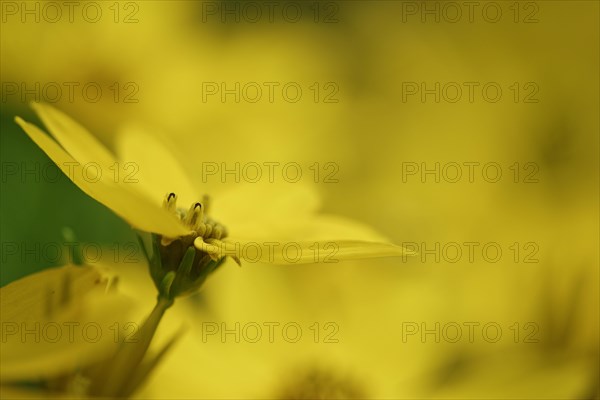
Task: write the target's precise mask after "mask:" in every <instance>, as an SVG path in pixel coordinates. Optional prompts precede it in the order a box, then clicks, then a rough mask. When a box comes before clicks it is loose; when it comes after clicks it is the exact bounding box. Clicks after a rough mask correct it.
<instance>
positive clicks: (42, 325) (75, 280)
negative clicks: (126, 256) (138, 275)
mask: <svg viewBox="0 0 600 400" xmlns="http://www.w3.org/2000/svg"><path fill="white" fill-rule="evenodd" d="M106 282H107V280H106V279H104V278H103V275H102V273H101V271H99V270H98V269H97V268H95V267H91V266H82V267H79V266H78V267H75V266H65V267H61V268H53V269H49V270H45V271H42V272H39V273H36V274H33V275H29V276H27V277H25V278H23V279H20V280H18V281H15V282H12V283H10V284H9V285H7V286H5V287H3V288H2V289H0V309H1V311H2V313H1V323H2V329H3V340H2V342H1V343H0V347H1V350H2V351H0V381H1V382H11V381H12V382H18V381H25V380H38V379H43V378H51V377H56V376H59V375H62V374H65V373H69V372H71V373H72V372H75V371H77V370H78V369H80V368H83V367H85V366H89V365H91V364H92V363H94V362H97V361H99V360H101V359H104V358H106V357H107V356H110V354H111V353H112V351H113V350H115V349H116V345H117V343H116V340H115V335H117V334H118V330H117V331H115V329H114V328H115V326H123V324H124V323H125V322H127V319H126V317H127V314H128V312H129V310H130V309H131V306H132V302H131V300H130V299H129V298H127V297H125V296H123V295H119V294H117V293H115V292H113V291H111V292H110V293H105V288H106ZM115 324H120V325H115ZM90 327H91V329H90Z"/></svg>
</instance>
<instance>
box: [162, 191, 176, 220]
mask: <svg viewBox="0 0 600 400" xmlns="http://www.w3.org/2000/svg"><path fill="white" fill-rule="evenodd" d="M163 207H164V208H166V209H167V210H169V211H170V212H172V213H173V214H175V215H177V195H176V194H175V193H167V195H166V196H165V198H164V200H163Z"/></svg>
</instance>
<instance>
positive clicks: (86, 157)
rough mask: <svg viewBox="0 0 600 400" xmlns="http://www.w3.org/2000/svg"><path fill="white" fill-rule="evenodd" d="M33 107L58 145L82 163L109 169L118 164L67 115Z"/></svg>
mask: <svg viewBox="0 0 600 400" xmlns="http://www.w3.org/2000/svg"><path fill="white" fill-rule="evenodd" d="M31 107H32V108H33V109H34V110H35V111H36V112H37V114H38V115H39V117H40V118H41V120H42V121H43V122H44V125H46V126H47V127H48V130H50V133H51V134H52V136H54V138H55V139H56V140H57V141H58V143H60V145H61V146H62V147H63V148H64V149H65V150H66V151H67V153H69V154H70V155H71V156H72V157H73V158H74V159H76V160H77V161H79V162H80V163H82V164H86V163H91V162H96V163H99V164H101V165H102V166H105V167H108V166H111V165H113V164H114V163H115V162H116V160H115V158H114V157H113V155H112V154H111V153H110V152H109V151H108V150H107V149H106V148H105V147H104V146H103V145H102V143H100V142H99V141H98V140H97V139H96V138H95V137H94V136H93V135H92V134H91V133H90V132H88V131H87V129H85V128H84V127H83V126H81V125H80V124H78V123H77V122H75V121H74V120H73V119H71V118H70V117H69V116H67V115H66V114H65V113H63V112H61V111H59V110H57V109H56V108H54V107H51V106H49V105H47V104H42V103H32V104H31Z"/></svg>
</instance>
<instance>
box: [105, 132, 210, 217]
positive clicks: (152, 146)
mask: <svg viewBox="0 0 600 400" xmlns="http://www.w3.org/2000/svg"><path fill="white" fill-rule="evenodd" d="M115 146H116V151H117V154H118V156H119V161H120V162H121V163H122V164H123V165H125V164H126V163H130V162H133V163H135V164H136V170H137V173H136V179H137V180H138V181H139V184H138V185H137V188H138V189H140V190H142V191H144V193H146V194H147V195H148V196H149V197H150V198H152V199H155V200H156V201H157V202H159V203H160V202H162V200H163V197H164V196H165V194H166V193H175V194H177V197H178V204H179V206H181V207H183V208H187V207H189V205H190V204H192V203H193V202H196V201H199V200H200V199H201V196H200V190H199V188H195V187H194V185H193V184H192V182H191V181H190V180H189V179H188V176H187V173H186V171H185V170H184V168H183V167H182V165H181V163H180V162H179V161H178V160H177V158H176V156H175V155H174V154H173V153H172V152H171V151H169V150H168V149H167V144H166V143H162V142H161V141H160V140H159V139H158V138H157V137H156V135H150V134H148V132H147V131H145V130H143V129H141V128H140V127H137V126H133V125H127V126H124V127H123V128H121V129H120V130H119V134H118V135H117V138H116V143H115Z"/></svg>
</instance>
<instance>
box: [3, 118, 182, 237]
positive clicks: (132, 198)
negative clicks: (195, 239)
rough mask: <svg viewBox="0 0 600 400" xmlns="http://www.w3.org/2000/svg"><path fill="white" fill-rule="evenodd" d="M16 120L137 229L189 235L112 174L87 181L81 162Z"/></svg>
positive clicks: (79, 182)
mask: <svg viewBox="0 0 600 400" xmlns="http://www.w3.org/2000/svg"><path fill="white" fill-rule="evenodd" d="M15 121H16V122H17V124H19V125H20V126H21V128H23V130H24V131H25V132H26V133H27V134H28V135H29V137H30V138H31V139H32V140H33V141H34V142H35V143H36V144H37V145H38V146H39V147H40V148H41V149H42V150H43V151H44V152H45V153H46V154H47V155H48V156H49V157H50V158H51V159H52V161H54V163H55V164H56V165H57V166H58V167H59V168H60V169H61V170H62V171H63V173H64V174H65V175H67V177H68V178H69V179H71V181H73V183H75V184H76V185H77V186H78V187H79V188H80V189H81V190H83V192H84V193H85V194H87V195H88V196H90V197H92V198H93V199H95V200H97V201H99V202H100V203H102V204H104V205H105V206H106V207H108V208H110V209H111V210H112V211H114V212H115V214H117V215H119V216H120V217H121V218H123V219H124V220H126V221H127V222H129V223H130V224H131V225H133V226H134V227H136V228H138V229H140V230H143V231H147V232H154V233H160V234H162V235H165V236H168V237H177V236H181V235H186V234H187V233H188V230H187V229H186V228H185V227H184V226H183V224H181V223H180V221H179V220H178V219H177V218H176V217H175V216H174V215H172V214H170V213H168V212H167V211H166V210H164V209H163V208H161V207H160V206H159V205H158V204H154V203H153V202H152V201H150V199H148V198H146V196H144V195H142V194H141V193H138V192H136V191H135V190H133V189H131V188H129V187H127V185H128V184H121V185H118V184H116V183H114V182H112V181H111V178H112V174H111V173H109V171H107V170H105V169H100V172H99V174H100V179H99V180H98V181H93V182H92V181H90V180H89V179H87V178H85V176H84V174H83V172H82V171H81V169H78V168H74V167H76V166H77V165H80V163H78V162H77V161H76V160H75V159H74V158H73V157H71V156H70V155H69V154H67V152H65V151H64V150H63V149H62V148H61V147H60V146H59V145H58V144H57V143H56V142H55V141H54V140H52V139H51V138H50V137H49V136H48V135H46V134H45V133H44V132H43V131H42V130H40V129H39V128H38V127H37V126H35V125H33V124H30V123H28V122H26V121H24V120H23V119H21V118H19V117H16V118H15Z"/></svg>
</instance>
